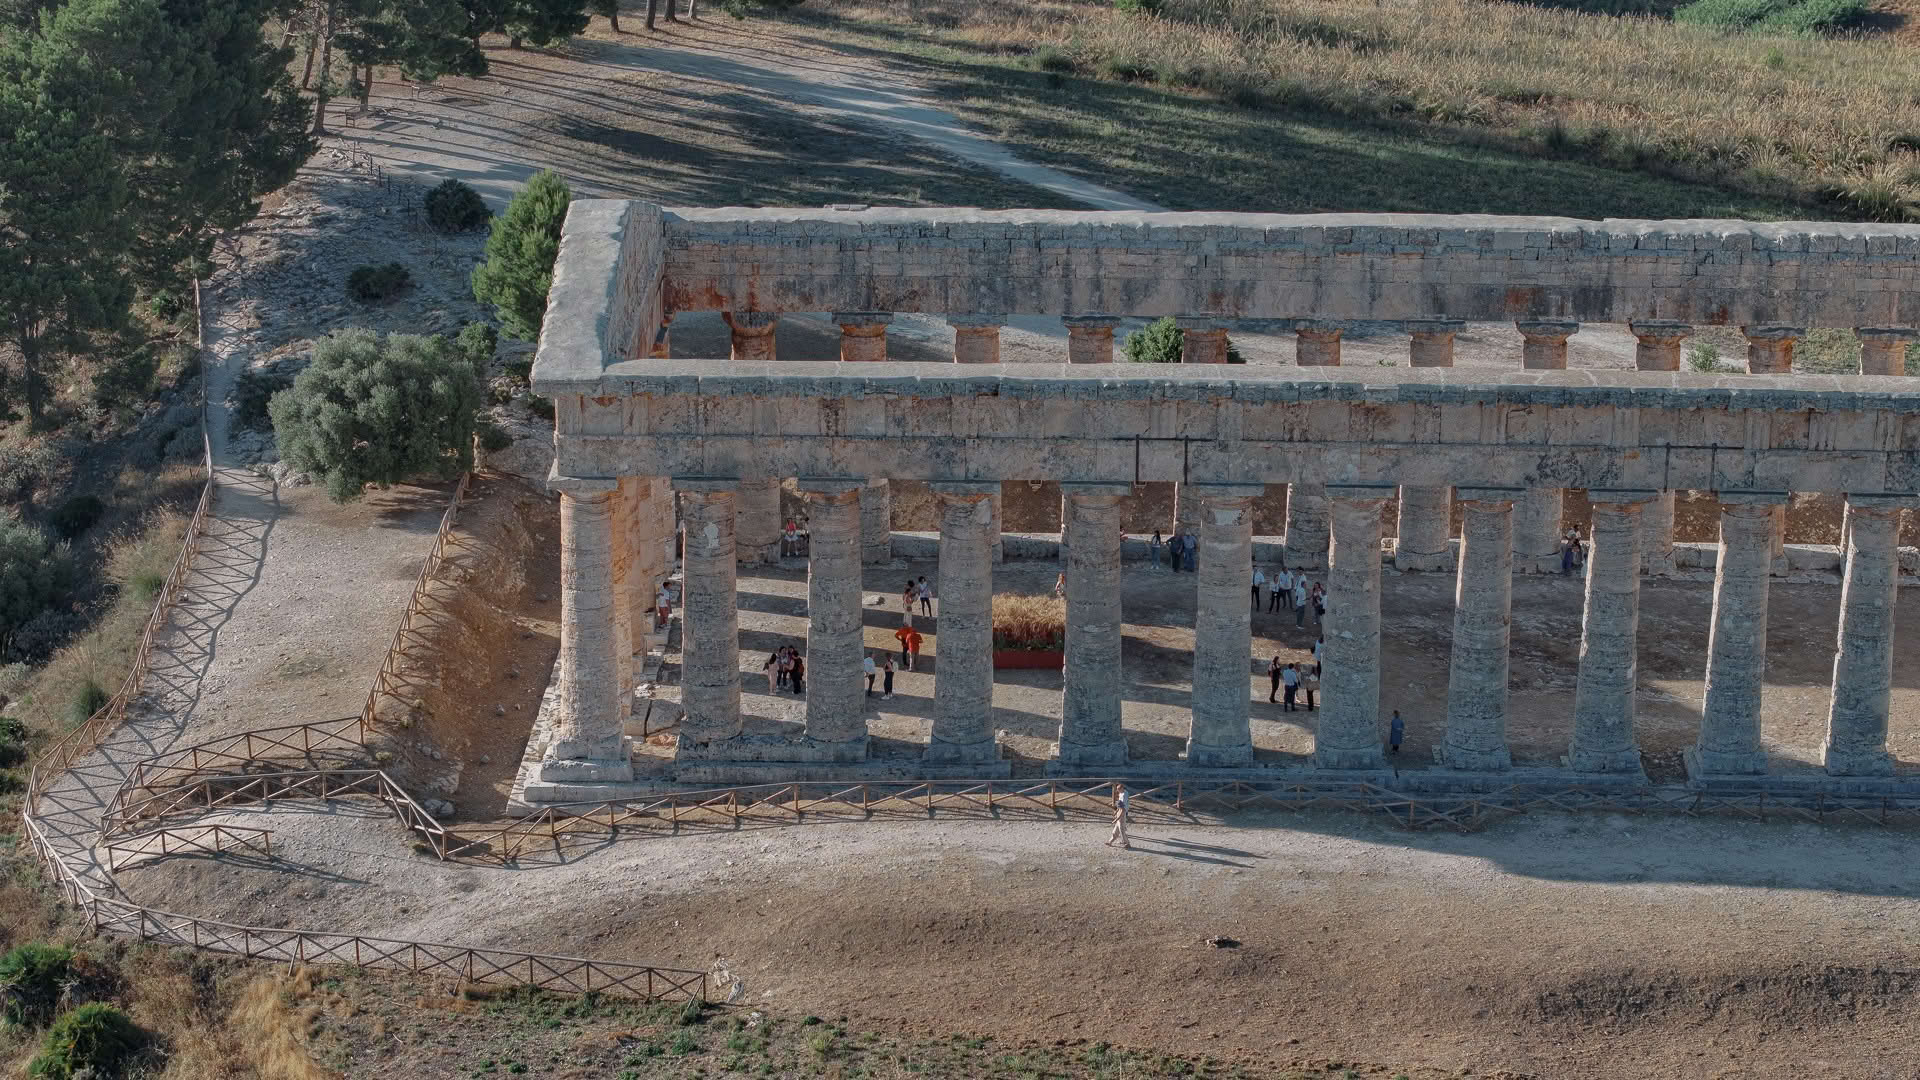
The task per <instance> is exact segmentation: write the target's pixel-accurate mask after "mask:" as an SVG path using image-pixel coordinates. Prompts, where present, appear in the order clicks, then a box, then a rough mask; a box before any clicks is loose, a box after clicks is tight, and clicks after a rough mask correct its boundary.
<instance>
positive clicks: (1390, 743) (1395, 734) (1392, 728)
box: [1375, 709, 1407, 754]
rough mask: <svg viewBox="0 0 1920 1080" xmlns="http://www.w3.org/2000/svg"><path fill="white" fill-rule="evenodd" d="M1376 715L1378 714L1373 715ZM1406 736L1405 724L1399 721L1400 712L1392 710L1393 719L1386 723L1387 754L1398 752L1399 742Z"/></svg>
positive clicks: (1403, 721)
mask: <svg viewBox="0 0 1920 1080" xmlns="http://www.w3.org/2000/svg"><path fill="white" fill-rule="evenodd" d="M1375 715H1378V714H1375ZM1406 734H1407V722H1406V721H1405V720H1402V719H1400V710H1399V709H1395V710H1393V719H1391V720H1389V721H1387V753H1389V754H1397V753H1399V752H1400V740H1401V738H1403V737H1404V736H1405V735H1406Z"/></svg>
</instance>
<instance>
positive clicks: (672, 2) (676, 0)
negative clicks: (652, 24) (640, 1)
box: [663, 0, 680, 22]
mask: <svg viewBox="0 0 1920 1080" xmlns="http://www.w3.org/2000/svg"><path fill="white" fill-rule="evenodd" d="M663 2H664V3H665V5H666V9H667V21H668V22H679V21H680V13H679V12H678V11H676V10H675V9H676V8H678V7H679V6H680V0H663Z"/></svg>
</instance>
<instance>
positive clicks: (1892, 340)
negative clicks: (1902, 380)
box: [1854, 326, 1920, 375]
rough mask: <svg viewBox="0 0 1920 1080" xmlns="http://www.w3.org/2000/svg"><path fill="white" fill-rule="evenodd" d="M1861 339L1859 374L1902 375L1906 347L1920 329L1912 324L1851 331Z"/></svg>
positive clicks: (1905, 359) (1911, 342)
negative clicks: (1915, 328)
mask: <svg viewBox="0 0 1920 1080" xmlns="http://www.w3.org/2000/svg"><path fill="white" fill-rule="evenodd" d="M1854 335H1855V336H1856V337H1858V338H1859V339H1860V374H1862V375H1905V374H1906V373H1907V346H1909V345H1911V344H1913V342H1914V339H1915V337H1920V331H1915V330H1914V328H1913V327H1911V326H1862V327H1860V328H1858V329H1856V330H1855V331H1854Z"/></svg>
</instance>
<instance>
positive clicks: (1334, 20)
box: [825, 0, 1920, 220]
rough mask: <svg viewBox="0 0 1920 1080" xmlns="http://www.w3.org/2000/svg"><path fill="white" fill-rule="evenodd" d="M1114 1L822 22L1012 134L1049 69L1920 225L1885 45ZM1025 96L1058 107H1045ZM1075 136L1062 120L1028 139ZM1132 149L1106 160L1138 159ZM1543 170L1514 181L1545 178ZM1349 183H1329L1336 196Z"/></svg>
mask: <svg viewBox="0 0 1920 1080" xmlns="http://www.w3.org/2000/svg"><path fill="white" fill-rule="evenodd" d="M1121 6H1132V7H1135V8H1136V10H1132V11H1127V10H1120V9H1119V7H1117V6H1115V5H1108V4H1093V3H1073V2H1061V0H1040V2H1037V3H1024V2H1014V0H987V2H984V3H979V4H954V3H951V2H948V0H910V2H907V3H886V4H880V3H875V2H872V0H837V2H832V3H831V5H830V11H831V12H832V15H831V16H830V17H828V18H827V19H826V20H825V24H826V25H827V26H829V27H832V26H839V27H842V28H845V29H850V30H853V31H855V32H856V33H863V34H866V35H867V36H869V37H881V38H885V39H887V40H889V41H891V42H894V43H895V44H894V46H893V47H894V48H899V47H901V46H904V47H905V48H907V49H910V50H915V51H918V52H920V53H922V55H923V56H926V57H928V58H930V59H933V60H935V61H936V62H938V63H940V64H941V66H942V68H943V70H941V71H940V72H939V74H940V75H943V76H946V77H948V78H949V79H950V80H951V81H949V82H947V83H946V84H945V85H944V86H943V87H942V89H943V90H944V91H945V92H946V93H947V94H948V95H949V96H952V97H958V98H961V99H970V98H971V99H975V100H973V101H972V102H971V105H972V108H970V109H963V111H967V112H970V113H972V114H974V115H972V116H970V118H973V119H977V120H981V121H982V122H984V123H987V124H988V125H990V126H995V127H998V128H1000V129H1001V130H1002V131H1003V132H1009V133H1012V134H1014V135H1015V136H1016V138H1018V135H1019V132H1018V128H1019V127H1020V125H1019V123H1018V122H1017V120H1016V119H1015V118H1013V117H1010V116H1007V115H1004V112H1005V110H1007V109H1008V108H1010V107H1011V108H1014V109H1015V111H1018V106H1017V105H1016V106H1010V105H1009V101H1008V98H1009V96H1010V95H1009V94H1008V93H1007V90H1008V89H1009V87H1008V86H1007V85H991V84H992V83H993V82H994V81H995V80H996V79H1001V78H1005V77H1007V71H1008V70H1009V69H1014V68H1025V69H1028V70H1029V71H1032V72H1034V73H1036V74H1039V75H1042V76H1050V77H1051V80H1052V87H1053V89H1054V90H1055V92H1056V93H1055V96H1058V92H1059V91H1062V90H1065V91H1067V92H1069V93H1085V94H1092V95H1094V97H1096V98H1098V97H1100V96H1102V93H1103V92H1101V91H1098V90H1092V89H1088V88H1086V87H1085V86H1084V85H1083V84H1085V83H1088V82H1093V81H1099V82H1104V83H1131V84H1135V85H1143V84H1155V85H1158V86H1161V87H1168V88H1173V89H1174V90H1176V91H1186V92H1189V93H1191V92H1194V91H1197V92H1200V93H1202V94H1204V95H1207V96H1209V97H1213V98H1218V99H1221V100H1223V101H1224V102H1226V103H1229V104H1231V105H1235V106H1240V107H1242V108H1241V110H1238V111H1248V110H1251V111H1255V112H1259V113H1265V114H1267V115H1268V116H1269V117H1270V118H1289V119H1311V118H1321V119H1324V120H1331V121H1334V122H1336V123H1339V124H1342V125H1347V126H1352V125H1364V126H1367V127H1372V128H1375V129H1378V130H1382V131H1388V132H1397V133H1404V134H1412V135H1414V136H1417V137H1418V138H1419V139H1421V140H1430V141H1433V142H1437V143H1443V144H1455V145H1462V144H1464V145H1472V146H1479V147H1482V148H1487V149H1500V150H1506V151H1510V152H1518V153H1522V154H1527V155H1533V156H1539V157H1546V158H1552V159H1560V160H1563V161H1568V162H1575V163H1582V164H1585V165H1589V166H1593V167H1596V168H1599V169H1603V170H1615V171H1622V172H1628V173H1637V174H1641V175H1644V176H1652V177H1659V178H1664V179H1668V180H1671V181H1675V182H1679V183H1682V184H1689V185H1705V186H1709V187H1712V188H1716V189H1720V190H1722V191H1725V192H1728V193H1732V194H1733V195H1735V196H1737V197H1736V198H1735V199H1734V200H1733V201H1732V202H1731V203H1730V204H1729V206H1728V208H1729V209H1736V210H1742V209H1743V212H1746V213H1751V214H1756V215H1758V216H1780V215H1782V214H1786V213H1790V212H1791V208H1793V207H1798V208H1802V213H1803V215H1804V216H1838V217H1845V218H1863V219H1875V220H1905V219H1908V218H1910V217H1913V216H1914V215H1915V214H1916V212H1920V156H1916V151H1920V89H1917V88H1916V85H1915V83H1914V81H1913V78H1912V71H1913V64H1912V53H1911V52H1910V51H1908V50H1907V49H1905V48H1904V47H1903V46H1901V45H1899V44H1897V43H1895V42H1894V41H1893V40H1891V39H1872V38H1860V37H1852V38H1819V37H1807V36H1785V35H1775V36H1768V35H1761V34H1756V33H1743V32H1733V31H1725V30H1719V29H1713V28H1707V27H1699V26H1689V25H1684V24H1677V23H1674V22H1671V21H1668V20H1666V19H1662V18H1658V17H1652V16H1618V17H1616V16H1599V15H1591V14H1585V13H1582V12H1579V11H1573V10H1564V9H1560V8H1555V7H1545V6H1541V7H1535V6H1527V5H1520V4H1508V3H1488V2H1484V0H1378V2H1375V3H1368V4H1350V3H1345V2H1342V0H1164V3H1159V2H1156V0H1131V2H1130V3H1129V4H1125V5H1121ZM1156 11H1157V13H1156ZM995 67H998V68H999V69H1000V72H999V73H998V74H996V73H995V72H994V71H993V70H992V69H993V68H995ZM969 83H971V84H972V85H971V86H969V85H968V84H969ZM1022 96H1024V95H1023V92H1022V91H1020V90H1018V89H1015V91H1014V93H1013V94H1012V95H1011V97H1013V98H1015V99H1019V98H1021V97H1022ZM1031 97H1032V101H1033V108H1034V109H1040V110H1044V109H1045V107H1046V106H1045V100H1046V95H1044V94H1039V93H1035V94H1033V95H1031ZM1080 104H1082V105H1084V104H1085V103H1084V102H1082V103H1080ZM1234 111H1235V110H1222V113H1221V117H1220V118H1221V120H1222V121H1223V122H1222V123H1221V124H1220V125H1219V126H1218V130H1217V131H1216V132H1215V134H1216V135H1217V136H1218V137H1220V138H1223V139H1227V138H1232V137H1234V136H1235V135H1240V136H1242V137H1244V136H1245V135H1246V134H1250V132H1239V131H1236V130H1235V127H1236V123H1237V122H1236V121H1235V120H1234V119H1233V118H1232V115H1231V114H1232V113H1233V112H1234ZM996 116H997V117H998V118H997V119H996ZM1143 119H1144V118H1143ZM1062 122H1063V121H1062V118H1060V117H1058V116H1051V117H1047V118H1046V122H1045V123H1041V124H1036V125H1035V127H1036V128H1047V129H1053V128H1057V127H1059V126H1060V125H1061V123H1062ZM1065 122H1066V123H1069V124H1070V123H1071V121H1065ZM1154 128H1155V125H1154V124H1153V123H1151V122H1147V123H1138V124H1137V126H1136V127H1134V128H1132V129H1130V131H1129V133H1131V132H1133V131H1137V132H1139V137H1140V138H1141V139H1145V140H1149V141H1151V140H1153V139H1155V138H1156V137H1160V135H1161V133H1157V132H1156V131H1155V130H1154ZM1112 133H1113V134H1119V132H1118V131H1113V132H1112ZM1053 134H1054V136H1055V137H1056V138H1058V137H1059V136H1060V135H1061V134H1062V133H1061V132H1058V131H1055V132H1053ZM1275 135H1276V136H1277V137H1276V138H1274V139H1271V140H1267V145H1262V144H1261V143H1260V142H1258V141H1251V142H1243V141H1236V142H1235V143H1234V144H1233V145H1232V146H1231V148H1230V151H1228V152H1230V153H1232V154H1238V155H1243V156H1247V157H1250V158H1259V157H1261V156H1263V155H1266V154H1274V155H1278V154H1281V153H1289V152H1296V148H1295V147H1294V146H1293V145H1292V144H1293V142H1294V141H1295V140H1296V138H1297V135H1295V134H1294V133H1290V132H1285V131H1276V132H1275ZM1289 136H1292V137H1289ZM1043 141H1044V140H1043ZM1082 149H1083V150H1084V152H1085V153H1086V154H1087V155H1088V156H1094V155H1100V156H1102V157H1103V158H1104V157H1105V156H1106V155H1104V154H1100V152H1099V151H1097V150H1095V149H1093V148H1091V147H1083V148H1082ZM1126 153H1127V151H1126V150H1124V149H1122V148H1119V147H1115V148H1113V149H1112V150H1111V151H1110V154H1111V155H1112V156H1113V157H1114V158H1117V159H1119V163H1120V164H1121V165H1122V166H1123V167H1124V165H1125V155H1126ZM1183 164H1185V165H1186V166H1187V167H1188V169H1189V170H1190V171H1189V172H1188V174H1187V175H1188V177H1189V186H1202V187H1204V185H1195V184H1194V183H1193V182H1194V181H1195V180H1199V179H1206V178H1208V177H1206V176H1205V175H1204V166H1201V169H1200V170H1195V166H1196V165H1197V164H1200V163H1195V162H1186V163H1183ZM1196 171H1199V172H1201V175H1196ZM1550 172H1551V171H1550V170H1545V169H1543V170H1542V172H1541V175H1540V176H1539V177H1538V178H1535V179H1532V180H1528V179H1522V180H1519V181H1516V182H1517V183H1519V184H1520V185H1521V186H1523V187H1524V186H1529V185H1531V184H1538V183H1542V182H1547V183H1550V182H1552V178H1551V175H1550ZM1341 179H1342V178H1341V177H1340V176H1339V175H1338V173H1337V172H1336V173H1333V174H1325V173H1323V174H1322V180H1323V182H1324V183H1325V184H1326V186H1328V187H1333V188H1337V187H1338V186H1339V181H1340V180H1341ZM1212 194H1214V196H1215V197H1216V198H1217V197H1218V194H1219V193H1217V192H1215V193H1212ZM1229 194H1231V193H1229ZM1595 194H1596V195H1601V196H1604V195H1605V192H1604V191H1601V192H1596V193H1595ZM1647 194H1648V198H1649V199H1650V201H1653V202H1656V203H1658V202H1660V201H1662V200H1661V198H1660V197H1659V195H1658V193H1655V192H1651V191H1650V192H1648V193H1647ZM1436 196H1437V199H1436V202H1437V205H1436V206H1435V209H1442V208H1446V200H1445V197H1444V193H1436ZM1325 197H1326V198H1334V199H1337V198H1338V195H1337V194H1334V193H1329V194H1328V195H1327V196H1325ZM1570 197H1577V196H1574V195H1570ZM1395 208H1399V207H1395ZM1487 209H1488V210H1501V209H1505V207H1502V206H1499V205H1490V206H1488V207H1487ZM1611 209H1613V208H1612V207H1604V206H1603V207H1600V208H1598V209H1596V210H1595V211H1594V212H1595V213H1599V212H1603V211H1606V210H1611ZM1808 211H1814V212H1816V213H1812V214H1808V213H1807V212H1808Z"/></svg>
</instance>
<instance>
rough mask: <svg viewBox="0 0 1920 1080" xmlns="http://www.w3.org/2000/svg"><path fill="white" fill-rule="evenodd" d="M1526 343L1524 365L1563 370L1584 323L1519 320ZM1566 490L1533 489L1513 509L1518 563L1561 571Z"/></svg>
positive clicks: (1522, 356) (1536, 569)
mask: <svg viewBox="0 0 1920 1080" xmlns="http://www.w3.org/2000/svg"><path fill="white" fill-rule="evenodd" d="M1514 326H1515V327H1516V328H1517V329H1518V330H1519V331H1520V336H1521V338H1522V340H1523V344H1522V345H1521V347H1520V366H1521V367H1524V368H1530V369H1534V370H1542V371H1563V370H1565V369H1566V366H1567V339H1568V338H1570V337H1572V336H1573V335H1574V334H1575V333H1577V332H1578V331H1579V329H1580V324H1579V323H1576V322H1568V321H1565V320H1560V319H1535V320H1522V321H1520V322H1516V323H1515V324H1514ZM1561 501H1562V492H1561V489H1559V488H1557V487H1543V488H1533V489H1530V490H1529V491H1528V492H1527V493H1526V494H1525V495H1524V496H1522V497H1521V498H1520V500H1519V501H1518V502H1517V503H1515V505H1514V509H1513V560H1514V565H1515V566H1516V567H1517V568H1519V569H1521V570H1523V571H1529V572H1532V573H1538V574H1550V573H1558V572H1559V570H1560V511H1561Z"/></svg>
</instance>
